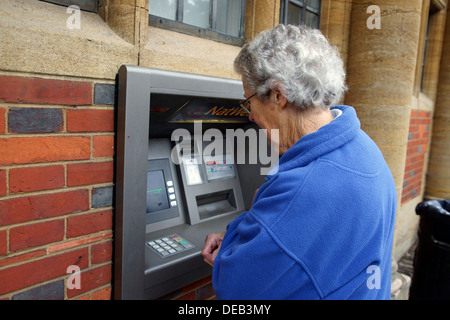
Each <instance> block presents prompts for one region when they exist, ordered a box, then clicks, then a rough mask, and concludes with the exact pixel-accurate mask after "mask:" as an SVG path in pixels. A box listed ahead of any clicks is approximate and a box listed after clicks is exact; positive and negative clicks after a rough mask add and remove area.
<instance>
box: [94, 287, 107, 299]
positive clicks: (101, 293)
mask: <svg viewBox="0 0 450 320" xmlns="http://www.w3.org/2000/svg"><path fill="white" fill-rule="evenodd" d="M92 300H111V287H108V288H104V289H100V290H97V291H94V292H93V293H92Z"/></svg>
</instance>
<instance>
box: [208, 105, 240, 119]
mask: <svg viewBox="0 0 450 320" xmlns="http://www.w3.org/2000/svg"><path fill="white" fill-rule="evenodd" d="M209 114H210V115H212V116H225V117H231V116H235V117H245V116H247V113H246V112H245V111H244V110H242V108H241V107H233V108H225V107H219V106H215V107H212V108H211V109H210V110H209V111H208V112H206V113H205V115H209Z"/></svg>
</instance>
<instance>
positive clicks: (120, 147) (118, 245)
mask: <svg viewBox="0 0 450 320" xmlns="http://www.w3.org/2000/svg"><path fill="white" fill-rule="evenodd" d="M155 93H157V94H169V95H187V96H196V97H213V98H220V99H227V100H230V99H231V100H236V101H237V100H242V99H244V96H243V88H242V82H241V81H237V80H231V79H224V78H215V77H208V76H201V75H194V74H187V73H179V72H171V71H164V70H156V69H150V68H144V67H136V66H127V65H124V66H122V67H121V68H120V69H119V75H118V113H117V148H116V157H117V158H116V193H115V197H116V198H115V204H116V205H115V215H116V219H115V258H114V261H115V263H114V298H115V299H154V298H158V297H159V296H161V295H162V294H165V293H168V292H170V291H173V290H175V289H177V286H178V287H181V286H183V285H187V284H189V283H191V282H193V281H195V280H197V279H199V278H201V277H204V276H205V275H206V274H207V273H208V272H211V268H210V267H209V266H208V265H206V263H204V262H203V261H202V258H201V257H200V256H199V255H200V252H199V251H201V249H202V248H201V247H200V248H197V250H196V253H195V254H191V255H189V254H188V255H184V257H183V263H182V264H181V265H182V266H183V268H182V270H180V261H175V260H173V259H172V260H170V259H168V262H167V263H165V264H162V265H161V266H157V267H152V268H149V261H148V251H146V250H149V248H147V247H146V242H147V241H149V240H150V239H149V228H148V226H147V223H146V215H145V212H146V192H147V175H146V173H147V171H148V165H149V159H150V157H151V155H150V154H151V152H149V147H148V146H149V144H151V143H154V142H155V141H151V142H150V141H149V126H150V120H149V118H150V105H151V101H150V100H151V99H150V98H151V95H152V94H155ZM158 143H159V142H158V141H157V140H156V146H157V147H155V150H156V149H158ZM161 143H162V144H164V143H165V142H164V141H162V142H161ZM156 158H158V156H156ZM171 165H172V164H171ZM236 174H237V171H236ZM242 174H243V175H250V176H251V175H252V173H251V170H249V169H248V168H246V169H245V170H244V172H243V173H242ZM242 179H245V180H247V181H251V183H253V184H255V185H254V186H252V187H258V186H259V185H258V183H259V182H258V181H256V180H258V179H249V176H247V177H241V180H242ZM180 184H181V183H180ZM239 188H240V186H239ZM250 189H251V191H250V193H249V192H248V190H242V191H243V192H244V193H247V195H246V196H245V202H246V204H245V206H246V207H248V206H249V201H250V203H251V200H249V199H251V196H252V194H253V190H254V189H252V188H249V190H250ZM181 190H182V189H181V188H180V187H177V188H176V193H177V194H178V198H179V195H180V193H181V192H182V191H181ZM239 193H241V191H239ZM240 197H242V196H241V195H240V194H237V195H235V198H236V199H235V201H237V202H239V203H241V204H239V205H237V207H238V210H236V212H235V213H236V214H237V213H239V212H238V211H243V209H244V208H243V206H242V202H243V200H242V199H241V198H240ZM178 201H179V205H181V199H178ZM185 210H186V208H185ZM181 214H183V212H181ZM185 215H186V216H187V213H185ZM232 219H233V215H225V216H224V217H218V218H217V219H212V220H211V219H206V220H205V221H204V222H202V223H201V224H198V221H195V223H194V224H193V225H190V224H187V223H184V222H185V221H183V219H181V220H180V221H181V224H179V225H178V226H175V227H174V228H172V229H171V232H180V233H183V235H186V234H188V236H186V237H187V239H188V240H191V241H192V240H195V241H197V247H199V246H201V245H202V243H201V242H203V241H204V237H205V234H206V233H205V230H208V232H207V233H209V232H222V231H225V228H226V225H227V224H228V222H229V221H231V220H232ZM196 223H197V224H196ZM199 228H201V230H202V232H199V230H200V229H199ZM153 229H154V228H153ZM150 231H151V232H153V233H152V236H160V235H164V234H165V232H167V231H165V230H163V231H162V233H158V230H156V231H155V230H150ZM199 237H200V238H199ZM164 277H169V279H170V277H172V278H174V279H175V278H176V280H173V281H162V280H161V278H164ZM174 281H175V282H176V283H174Z"/></svg>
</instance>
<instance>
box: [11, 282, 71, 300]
mask: <svg viewBox="0 0 450 320" xmlns="http://www.w3.org/2000/svg"><path fill="white" fill-rule="evenodd" d="M12 300H64V280H58V281H54V282H50V283H47V284H44V285H42V286H39V287H36V288H32V289H30V290H27V291H24V292H21V293H18V294H16V295H14V296H13V297H12Z"/></svg>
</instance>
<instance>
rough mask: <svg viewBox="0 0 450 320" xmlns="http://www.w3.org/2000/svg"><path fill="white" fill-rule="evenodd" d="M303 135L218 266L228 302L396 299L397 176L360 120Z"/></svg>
mask: <svg viewBox="0 0 450 320" xmlns="http://www.w3.org/2000/svg"><path fill="white" fill-rule="evenodd" d="M335 108H338V109H340V110H342V112H343V113H342V115H340V116H339V117H337V118H336V119H334V120H333V121H332V122H331V123H329V124H327V125H326V126H323V127H322V128H320V129H319V130H318V131H316V132H314V133H311V134H308V135H306V136H304V137H302V138H301V139H300V140H298V141H297V142H296V144H295V145H294V146H292V147H291V148H290V149H289V150H288V151H287V152H286V153H285V154H284V155H283V156H282V157H281V158H280V160H279V167H278V172H277V173H275V174H273V175H269V176H268V177H267V179H266V180H267V181H266V182H265V183H264V184H263V185H262V186H261V187H260V189H259V191H258V193H257V194H256V196H255V199H254V202H253V206H252V208H251V210H250V211H246V212H244V213H242V214H241V215H239V216H238V217H237V218H236V219H235V220H234V221H232V222H231V223H230V224H229V225H228V228H227V232H226V234H225V237H224V239H223V242H222V246H221V249H220V251H219V254H218V255H217V258H216V260H215V263H214V268H213V286H214V289H215V292H216V296H217V298H218V299H390V288H391V255H392V246H393V235H394V220H395V212H396V201H397V196H396V189H395V184H394V180H393V178H392V174H391V172H390V170H389V168H388V166H387V164H386V162H385V160H384V158H383V155H382V153H381V152H380V150H379V149H378V147H377V146H376V144H375V143H374V142H373V141H372V140H371V139H370V138H369V136H367V135H366V134H365V133H364V132H363V131H362V130H361V129H360V122H359V120H358V118H357V116H356V112H355V110H354V109H353V108H352V107H349V106H336V107H335Z"/></svg>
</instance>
